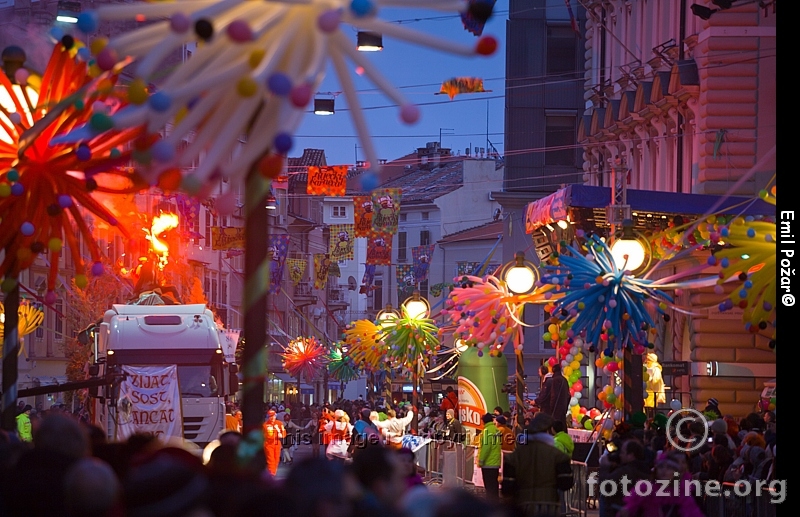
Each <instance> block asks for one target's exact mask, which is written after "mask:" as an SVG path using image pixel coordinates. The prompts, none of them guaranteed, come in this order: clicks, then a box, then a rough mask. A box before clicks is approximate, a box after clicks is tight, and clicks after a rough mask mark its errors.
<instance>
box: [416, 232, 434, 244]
mask: <svg viewBox="0 0 800 517" xmlns="http://www.w3.org/2000/svg"><path fill="white" fill-rule="evenodd" d="M430 243H431V232H430V231H429V230H422V231H421V232H419V245H420V246H425V245H426V244H430Z"/></svg>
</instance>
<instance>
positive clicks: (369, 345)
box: [344, 320, 388, 372]
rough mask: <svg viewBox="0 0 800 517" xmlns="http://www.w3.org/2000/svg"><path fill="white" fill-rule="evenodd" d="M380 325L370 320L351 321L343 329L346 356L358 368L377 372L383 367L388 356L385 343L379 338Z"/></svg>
mask: <svg viewBox="0 0 800 517" xmlns="http://www.w3.org/2000/svg"><path fill="white" fill-rule="evenodd" d="M379 333H380V327H379V326H378V325H376V324H375V323H374V322H372V321H370V320H357V321H353V322H351V323H350V324H349V325H348V326H347V328H346V329H345V331H344V343H345V344H346V345H347V350H348V352H347V353H348V356H349V357H350V359H351V360H352V361H353V363H354V364H356V365H357V366H358V367H359V368H364V369H365V370H367V371H369V372H377V371H379V370H381V369H383V368H384V366H385V364H386V361H387V359H388V356H387V355H386V352H387V346H386V343H385V342H383V341H381V340H380V336H379Z"/></svg>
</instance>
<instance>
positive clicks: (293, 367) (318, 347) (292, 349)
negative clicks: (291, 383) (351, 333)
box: [281, 337, 327, 382]
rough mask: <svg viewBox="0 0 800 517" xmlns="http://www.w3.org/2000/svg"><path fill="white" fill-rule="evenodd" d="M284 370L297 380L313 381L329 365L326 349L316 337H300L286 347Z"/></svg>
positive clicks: (283, 355)
mask: <svg viewBox="0 0 800 517" xmlns="http://www.w3.org/2000/svg"><path fill="white" fill-rule="evenodd" d="M281 356H282V357H283V368H284V369H285V370H286V371H287V372H289V375H291V376H292V377H295V378H297V379H306V380H307V381H309V382H310V381H311V380H312V379H313V378H314V377H316V375H317V373H319V371H320V370H321V369H322V368H323V367H325V364H326V363H327V357H326V351H325V347H323V346H322V344H320V342H319V341H317V338H315V337H298V338H295V339H293V340H291V341H289V344H287V345H286V348H285V349H284V352H283V354H281Z"/></svg>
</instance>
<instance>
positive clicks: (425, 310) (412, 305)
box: [403, 289, 431, 434]
mask: <svg viewBox="0 0 800 517" xmlns="http://www.w3.org/2000/svg"><path fill="white" fill-rule="evenodd" d="M403 309H404V311H405V314H406V316H407V317H408V318H409V319H412V320H421V319H427V318H428V316H430V313H431V306H430V304H429V303H428V300H426V299H425V298H422V297H421V296H420V293H419V290H418V289H414V292H413V293H412V294H411V296H410V297H408V298H406V301H404V302H403ZM419 363H420V361H419V355H418V354H415V356H414V369H413V370H412V373H411V375H412V382H413V384H414V391H413V392H412V393H411V405H412V406H413V408H414V419H413V420H412V421H411V428H412V429H413V430H414V434H419V413H418V411H417V403H418V402H419V391H418V390H419V389H420V386H419V380H420V379H419V370H420V368H419Z"/></svg>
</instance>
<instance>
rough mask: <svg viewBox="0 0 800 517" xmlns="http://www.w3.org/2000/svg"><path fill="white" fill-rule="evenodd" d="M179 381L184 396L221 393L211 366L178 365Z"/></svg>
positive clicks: (213, 395)
mask: <svg viewBox="0 0 800 517" xmlns="http://www.w3.org/2000/svg"><path fill="white" fill-rule="evenodd" d="M178 383H179V384H180V387H181V395H182V396H184V397H216V396H217V395H219V385H218V383H217V379H216V378H215V377H214V375H213V374H212V370H211V366H206V365H203V366H181V365H178Z"/></svg>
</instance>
